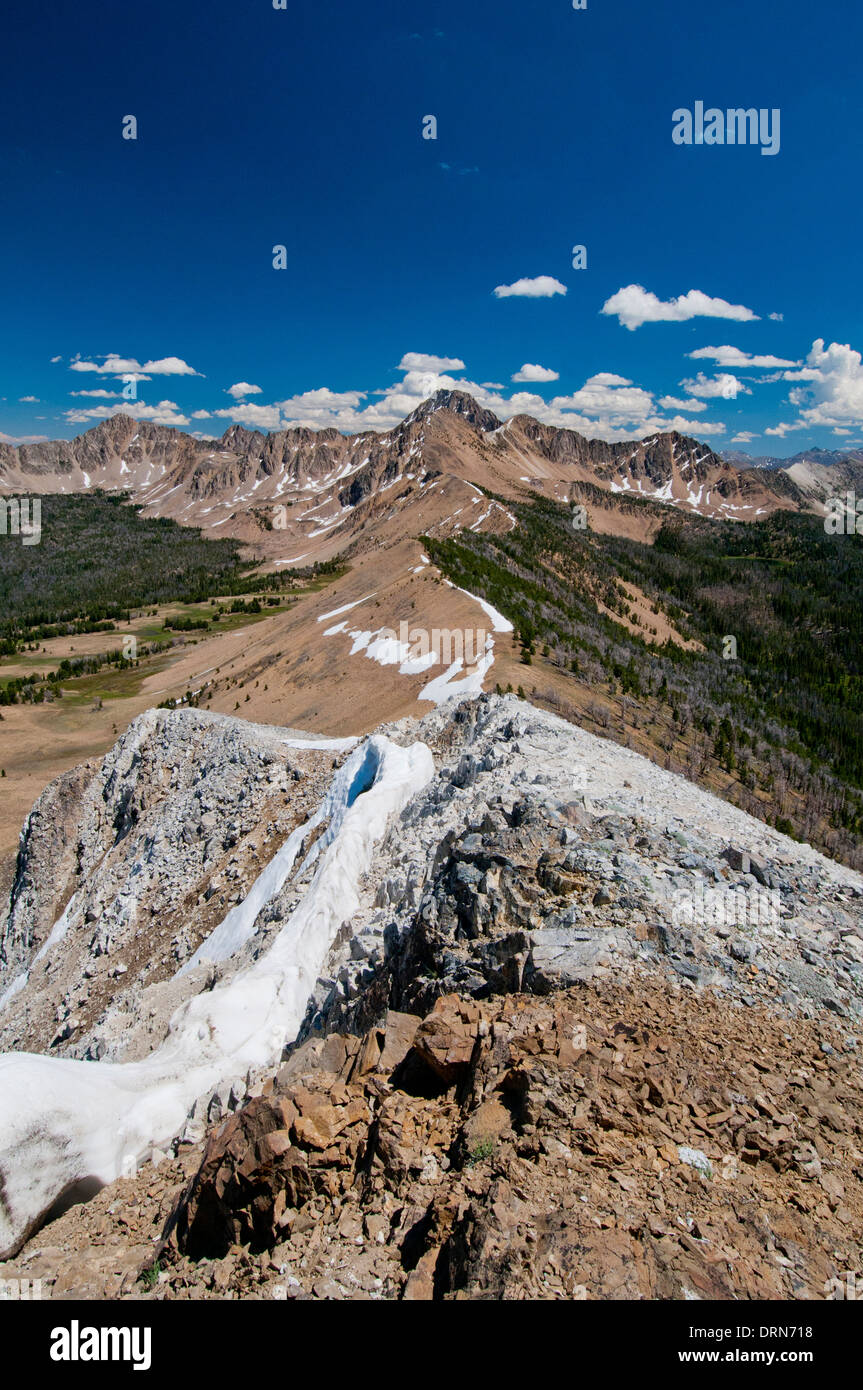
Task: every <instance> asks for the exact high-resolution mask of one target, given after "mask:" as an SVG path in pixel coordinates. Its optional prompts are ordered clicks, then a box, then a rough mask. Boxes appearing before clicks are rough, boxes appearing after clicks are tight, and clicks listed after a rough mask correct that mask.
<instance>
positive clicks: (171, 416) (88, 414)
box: [65, 401, 189, 428]
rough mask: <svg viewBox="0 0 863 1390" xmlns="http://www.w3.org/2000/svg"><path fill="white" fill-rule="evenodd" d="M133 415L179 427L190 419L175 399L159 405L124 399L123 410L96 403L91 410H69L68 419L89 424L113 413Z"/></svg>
mask: <svg viewBox="0 0 863 1390" xmlns="http://www.w3.org/2000/svg"><path fill="white" fill-rule="evenodd" d="M120 413H121V414H123V415H131V417H132V419H133V420H149V421H150V422H151V423H152V424H154V425H173V426H174V427H175V428H179V427H180V426H181V425H188V424H189V419H188V417H187V416H185V415H183V413H182V412H181V410H180V407H179V406H178V405H175V403H174V402H173V401H160V402H159V404H158V405H145V404H144V402H143V401H124V402H123V408H122V411H121V412H119V411H118V410H117V409H116V407H115V406H111V405H94V406H91V407H90V409H89V410H81V409H77V408H76V409H75V410H67V411H66V416H65V418H66V420H67V422H68V423H69V424H70V425H88V424H91V423H92V422H93V421H94V420H107V419H108V417H109V416H111V415H117V414H120Z"/></svg>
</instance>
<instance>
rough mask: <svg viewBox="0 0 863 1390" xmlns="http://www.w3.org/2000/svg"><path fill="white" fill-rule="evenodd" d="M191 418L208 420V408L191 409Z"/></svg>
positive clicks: (209, 417) (209, 416)
mask: <svg viewBox="0 0 863 1390" xmlns="http://www.w3.org/2000/svg"><path fill="white" fill-rule="evenodd" d="M191 418H192V419H193V420H209V419H211V418H212V417H211V415H210V412H209V410H193V411H192V416H191Z"/></svg>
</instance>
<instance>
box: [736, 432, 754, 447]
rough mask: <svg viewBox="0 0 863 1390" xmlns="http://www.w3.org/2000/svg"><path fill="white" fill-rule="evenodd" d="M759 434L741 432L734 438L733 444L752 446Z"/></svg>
mask: <svg viewBox="0 0 863 1390" xmlns="http://www.w3.org/2000/svg"><path fill="white" fill-rule="evenodd" d="M757 438H758V435H757V434H750V433H749V431H748V430H741V431H740V433H739V434H735V435H733V436H732V439H731V443H732V444H751V443H752V441H753V439H757Z"/></svg>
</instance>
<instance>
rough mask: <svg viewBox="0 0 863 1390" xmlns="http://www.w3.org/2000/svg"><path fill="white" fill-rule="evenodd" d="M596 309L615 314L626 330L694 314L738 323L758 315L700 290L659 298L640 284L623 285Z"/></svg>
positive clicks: (689, 317)
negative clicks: (734, 320)
mask: <svg viewBox="0 0 863 1390" xmlns="http://www.w3.org/2000/svg"><path fill="white" fill-rule="evenodd" d="M600 312H601V313H603V314H616V315H617V318H618V320H619V322H620V323H621V324H622V325H623V326H624V327H625V328H628V329H630V330H635V329H636V328H640V327H641V325H642V324H643V323H684V322H685V321H686V320H688V319H695V318H714V319H737V320H738V321H739V322H741V323H746V322H749V321H751V320H753V319H757V318H758V315H757V314H755V313H753V311H752V310H751V309H747V308H745V306H744V305H742V304H729V303H728V301H727V300H725V299H711V297H710V296H709V295H706V294H703V293H702V291H701V290H689V292H688V293H687V294H682V295H680V296H679V297H678V298H677V299H668V300H662V299H659V298H658V297H657V296H656V295H655V294H653V293H652V291H650V290H646V289H645V288H644V286H643V285H625V286H624V287H623V288H622V289H619V290H618V291H617V293H616V294H613V295H612V296H611V298H610V299H607V300H606V301H605V303H604V304H603V306H602V309H601V311H600Z"/></svg>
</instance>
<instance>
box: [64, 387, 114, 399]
mask: <svg viewBox="0 0 863 1390" xmlns="http://www.w3.org/2000/svg"><path fill="white" fill-rule="evenodd" d="M69 395H70V396H90V397H97V398H99V399H101V400H105V401H121V400H122V399H123V393H122V391H106V390H105V389H104V388H103V387H100V388H99V390H98V391H70V392H69Z"/></svg>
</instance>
